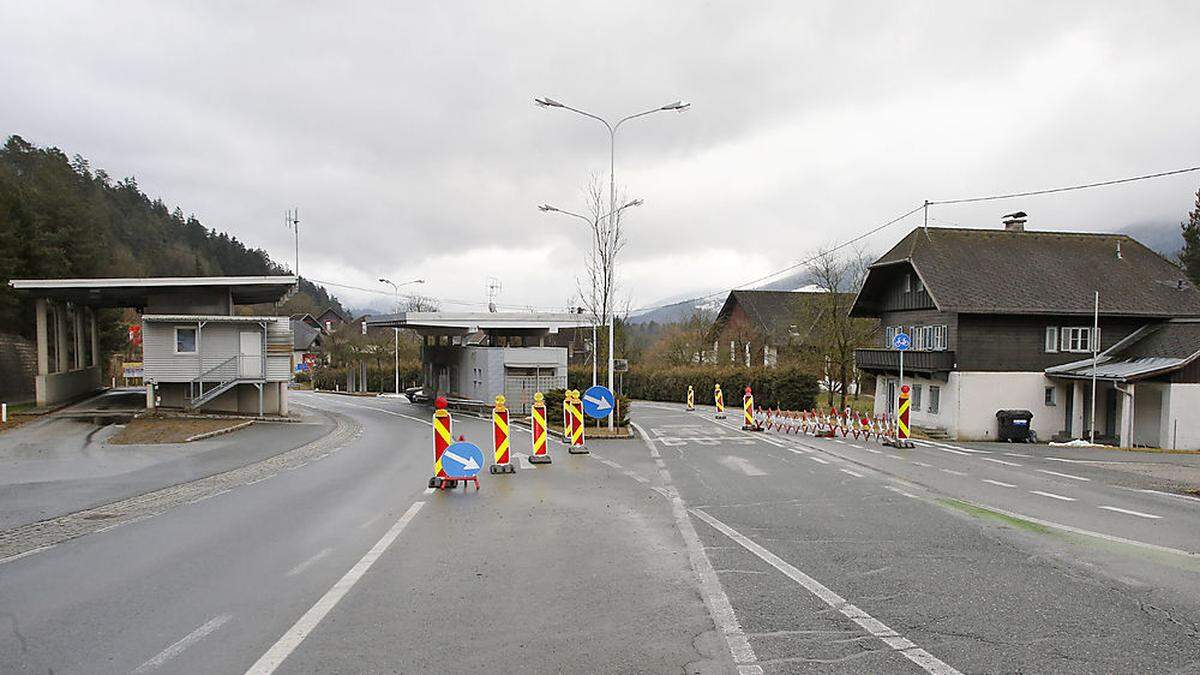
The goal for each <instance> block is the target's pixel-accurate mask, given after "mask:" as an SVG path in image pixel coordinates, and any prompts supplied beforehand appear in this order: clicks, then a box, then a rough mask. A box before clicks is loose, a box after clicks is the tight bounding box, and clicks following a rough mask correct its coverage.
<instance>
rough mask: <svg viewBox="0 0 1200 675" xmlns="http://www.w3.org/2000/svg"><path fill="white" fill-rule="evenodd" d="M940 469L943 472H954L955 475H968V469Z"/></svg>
mask: <svg viewBox="0 0 1200 675" xmlns="http://www.w3.org/2000/svg"><path fill="white" fill-rule="evenodd" d="M938 471H941V472H943V473H952V474H954V475H955V476H965V475H967V472H966V471H955V470H954V469H938Z"/></svg>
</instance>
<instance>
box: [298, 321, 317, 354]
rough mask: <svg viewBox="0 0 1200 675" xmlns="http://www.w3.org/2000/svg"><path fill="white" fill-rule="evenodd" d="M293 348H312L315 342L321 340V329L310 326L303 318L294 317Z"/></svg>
mask: <svg viewBox="0 0 1200 675" xmlns="http://www.w3.org/2000/svg"><path fill="white" fill-rule="evenodd" d="M291 324H292V348H293V349H312V346H313V343H314V342H319V341H320V338H321V331H319V330H317V329H316V328H313V327H312V326H310V325H309V324H308V323H307V322H305V321H303V320H301V319H292V320H291Z"/></svg>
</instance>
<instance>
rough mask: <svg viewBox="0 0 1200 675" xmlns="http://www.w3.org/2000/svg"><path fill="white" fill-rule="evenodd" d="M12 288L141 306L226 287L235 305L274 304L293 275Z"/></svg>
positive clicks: (40, 282) (61, 282) (45, 282)
mask: <svg viewBox="0 0 1200 675" xmlns="http://www.w3.org/2000/svg"><path fill="white" fill-rule="evenodd" d="M9 283H10V284H11V285H12V287H13V288H15V289H18V290H24V291H29V292H30V293H32V294H33V295H35V296H37V297H41V298H50V299H54V300H65V301H69V302H74V303H77V304H81V305H90V306H92V307H144V306H146V305H147V304H148V302H149V297H150V296H151V295H156V294H160V293H172V292H186V291H188V290H197V289H203V290H213V289H221V288H228V289H229V293H230V296H231V297H232V299H233V302H234V304H239V305H253V304H258V303H265V302H277V301H279V300H280V299H282V298H283V296H284V295H286V294H287V292H288V289H289V288H291V287H292V286H294V285H295V284H296V277H294V276H247V277H140V278H139V277H113V278H95V279H13V280H12V281H11V282H9Z"/></svg>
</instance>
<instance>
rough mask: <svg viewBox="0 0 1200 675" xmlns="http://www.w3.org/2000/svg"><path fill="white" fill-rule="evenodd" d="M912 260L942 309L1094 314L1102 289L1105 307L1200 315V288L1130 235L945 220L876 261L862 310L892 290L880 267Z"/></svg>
mask: <svg viewBox="0 0 1200 675" xmlns="http://www.w3.org/2000/svg"><path fill="white" fill-rule="evenodd" d="M1118 246H1119V247H1120V254H1121V255H1120V257H1119V258H1118V256H1117V250H1118ZM905 262H908V263H910V264H912V266H913V267H914V268H915V269H916V271H917V274H918V275H920V278H921V280H922V281H924V283H925V286H926V288H927V289H928V290H929V294H930V296H931V297H932V298H933V301H934V303H935V304H936V305H937V307H938V309H940V310H942V311H952V312H968V313H997V314H1090V313H1092V305H1093V302H1094V293H1095V292H1096V291H1100V312H1101V313H1102V314H1106V315H1110V316H1112V315H1118V316H1146V317H1172V316H1200V290H1197V289H1196V288H1195V287H1194V286H1192V285H1191V284H1190V283H1188V282H1187V278H1186V276H1185V275H1184V273H1183V271H1182V270H1181V269H1179V267H1177V266H1176V265H1175V264H1173V263H1171V262H1170V261H1168V260H1167V259H1166V258H1163V257H1162V256H1160V255H1159V254H1157V253H1155V252H1154V251H1152V250H1150V249H1149V248H1147V247H1145V246H1143V245H1142V244H1140V243H1138V241H1137V240H1135V239H1133V238H1132V237H1129V236H1128V235H1123V234H1088V233H1076V232H1029V231H1024V232H1010V231H1006V230H978V229H968V228H941V227H931V228H928V230H926V229H925V228H916V229H914V230H913V231H912V232H910V233H909V234H908V236H906V237H905V238H904V239H902V240H901V241H900V243H898V244H896V245H895V246H894V247H892V250H890V251H888V252H887V253H885V254H884V255H883V257H881V258H880V259H879V260H877V261H876V262H875V263H874V264H872V265H871V274H869V275H868V278H867V283H865V284H864V285H863V291H862V292H861V293H860V294H859V296H860V297H859V301H856V303H855V309H856V310H863V308H860V307H859V305H860V303H863V301H864V299H865V297H864V296H868V295H869V294H874V293H879V292H884V291H885V290H886V289H882V288H877V287H872V283H871V282H872V280H871V278H870V277H871V276H872V275H875V272H876V270H879V269H880V268H884V267H888V266H890V265H896V264H902V263H905ZM875 276H880V275H875ZM863 304H869V302H867V303H863ZM856 313H861V312H856Z"/></svg>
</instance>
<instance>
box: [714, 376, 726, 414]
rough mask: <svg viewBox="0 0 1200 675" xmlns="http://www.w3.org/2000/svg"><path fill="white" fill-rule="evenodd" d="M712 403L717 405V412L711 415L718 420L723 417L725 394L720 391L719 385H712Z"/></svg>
mask: <svg viewBox="0 0 1200 675" xmlns="http://www.w3.org/2000/svg"><path fill="white" fill-rule="evenodd" d="M713 403H715V404H716V405H717V412H715V413H713V417H714V418H716V419H719V420H723V419H725V395H724V394H722V393H721V385H719V384H718V385H716V386H714V387H713Z"/></svg>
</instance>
